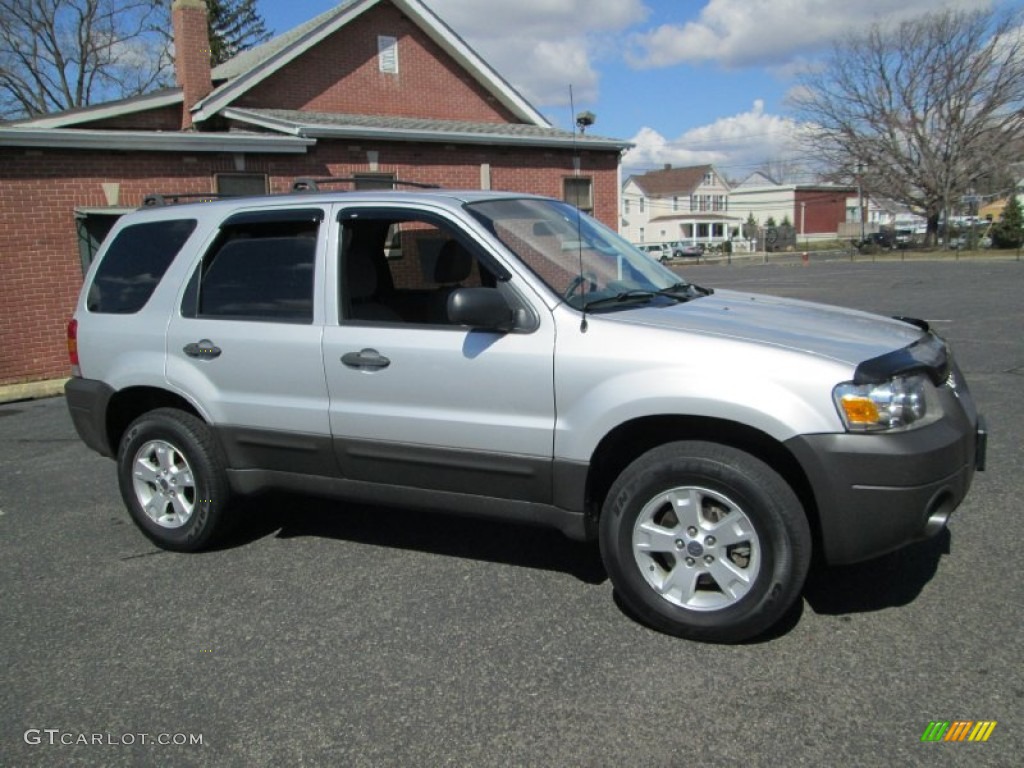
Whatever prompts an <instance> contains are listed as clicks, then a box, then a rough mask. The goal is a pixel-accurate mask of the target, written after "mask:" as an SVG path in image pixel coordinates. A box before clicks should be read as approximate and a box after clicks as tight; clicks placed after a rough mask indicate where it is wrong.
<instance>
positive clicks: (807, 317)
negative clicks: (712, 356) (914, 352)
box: [602, 290, 925, 366]
mask: <svg viewBox="0 0 1024 768" xmlns="http://www.w3.org/2000/svg"><path fill="white" fill-rule="evenodd" d="M602 317H603V318H606V319H609V320H614V321H616V322H621V323H628V324H635V325H644V326H650V327H656V328H662V329H666V330H680V331H688V332H691V333H699V334H706V335H712V336H722V337H726V338H731V339H737V340H742V341H748V342H754V343H758V344H770V345H774V346H778V347H782V348H785V349H790V350H794V351H798V352H804V353H808V354H812V355H817V356H820V357H824V358H828V359H831V360H835V361H838V362H842V363H847V364H850V365H853V366H856V365H858V364H859V363H861V362H863V361H865V360H870V359H872V358H876V357H879V356H881V355H885V354H887V353H890V352H893V351H894V350H897V349H902V348H904V347H907V346H909V345H911V344H913V343H914V342H917V341H920V340H921V339H922V337H923V336H924V335H925V334H924V332H923V331H922V330H921V329H920V328H918V327H917V326H915V325H911V324H910V323H906V322H903V321H900V320H896V319H893V318H888V317H882V316H880V315H873V314H870V313H867V312H861V311H858V310H854V309H845V308H842V307H834V306H829V305H826V304H816V303H813V302H808V301H801V300H798V299H786V298H778V297H775V296H763V295H759V294H753V293H740V292H737V291H724V290H722V291H720V290H716V291H715V293H713V294H712V295H710V296H703V297H700V298H697V299H693V300H691V301H686V302H681V303H679V304H674V305H667V306H642V307H635V308H630V309H625V310H623V311H621V312H615V313H609V314H604V315H602Z"/></svg>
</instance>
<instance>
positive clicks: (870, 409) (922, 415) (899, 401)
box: [832, 374, 940, 432]
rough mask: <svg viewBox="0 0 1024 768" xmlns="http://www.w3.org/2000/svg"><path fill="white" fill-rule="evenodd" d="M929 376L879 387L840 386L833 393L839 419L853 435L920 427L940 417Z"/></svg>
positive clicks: (900, 379)
mask: <svg viewBox="0 0 1024 768" xmlns="http://www.w3.org/2000/svg"><path fill="white" fill-rule="evenodd" d="M932 392H933V388H932V385H931V382H930V381H929V380H928V377H927V376H924V375H922V374H915V375H910V376H895V377H893V378H892V379H889V380H888V381H886V382H883V383H880V384H854V383H853V382H847V383H845V384H840V385H839V386H837V387H836V388H835V389H834V390H833V392H832V399H833V400H834V401H835V404H836V408H837V409H838V410H839V417H840V418H841V419H842V420H843V424H845V425H846V428H847V429H848V430H850V431H851V432H879V431H882V430H888V429H901V428H904V427H909V426H911V425H917V426H920V425H921V424H922V423H924V422H926V421H929V422H930V421H934V420H935V418H938V416H939V415H940V414H939V413H938V410H939V407H940V406H939V404H938V400H937V398H935V397H934V396H933V394H932Z"/></svg>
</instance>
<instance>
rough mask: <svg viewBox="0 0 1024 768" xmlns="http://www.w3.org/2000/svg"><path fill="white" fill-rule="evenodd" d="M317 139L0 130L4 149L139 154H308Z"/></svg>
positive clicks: (251, 134)
mask: <svg viewBox="0 0 1024 768" xmlns="http://www.w3.org/2000/svg"><path fill="white" fill-rule="evenodd" d="M314 144H316V140H315V139H309V138H304V137H301V136H281V135H275V134H272V133H255V132H248V131H227V132H225V131H221V132H217V133H214V132H210V133H200V132H197V131H111V130H84V129H81V128H37V127H35V126H28V127H26V126H15V127H11V128H8V127H6V126H4V127H0V146H3V147H26V148H50V149H94V150H104V151H107V152H112V151H137V152H252V153H257V154H296V153H304V152H307V151H308V149H309V147H311V146H312V145H314Z"/></svg>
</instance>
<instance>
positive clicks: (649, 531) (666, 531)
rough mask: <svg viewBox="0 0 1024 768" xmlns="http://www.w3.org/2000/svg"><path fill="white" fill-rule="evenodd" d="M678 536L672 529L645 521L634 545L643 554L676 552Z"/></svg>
mask: <svg viewBox="0 0 1024 768" xmlns="http://www.w3.org/2000/svg"><path fill="white" fill-rule="evenodd" d="M677 538H678V534H677V533H676V532H675V531H673V530H672V529H670V528H663V527H662V526H660V525H656V524H654V523H652V522H651V521H650V520H645V521H644V522H643V523H641V524H640V526H639V527H638V529H637V531H636V534H635V538H634V539H633V541H634V544H635V546H636V548H637V549H638V550H640V551H641V552H675V551H676V539H677Z"/></svg>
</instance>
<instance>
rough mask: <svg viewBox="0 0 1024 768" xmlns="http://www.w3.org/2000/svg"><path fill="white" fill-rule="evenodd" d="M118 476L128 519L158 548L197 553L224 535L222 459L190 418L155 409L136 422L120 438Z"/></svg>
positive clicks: (225, 493) (199, 423)
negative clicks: (128, 513) (129, 516)
mask: <svg viewBox="0 0 1024 768" xmlns="http://www.w3.org/2000/svg"><path fill="white" fill-rule="evenodd" d="M117 475H118V483H119V485H120V488H121V497H122V498H123V499H124V503H125V505H126V506H127V507H128V511H129V512H130V513H131V516H132V519H133V520H134V521H135V524H136V525H137V526H138V527H139V528H140V529H141V530H142V532H143V533H144V534H145V535H146V536H147V537H148V538H149V539H150V540H151V541H152V542H153V543H154V544H156V545H157V546H158V547H160V548H162V549H169V550H174V551H178V552H196V551H198V550H201V549H204V548H206V547H208V546H210V545H211V544H212V543H213V542H214V541H216V540H217V538H219V537H220V536H221V535H223V534H224V533H225V532H226V530H227V522H228V519H227V507H228V502H229V494H230V490H229V486H228V482H227V476H226V474H225V472H224V459H223V458H222V455H221V451H220V447H219V446H218V445H217V444H216V442H215V441H214V439H213V435H212V434H211V433H210V430H209V428H208V427H207V426H206V424H204V423H203V422H202V421H200V420H199V419H197V418H196V417H195V416H193V415H191V414H189V413H185V412H184V411H179V410H176V409H174V408H158V409H156V410H153V411H149V412H148V413H144V414H143V415H142V416H140V417H138V418H137V419H136V420H135V421H133V422H132V423H131V425H130V426H129V427H128V429H127V430H125V433H124V435H123V436H122V438H121V443H120V446H119V448H118V453H117Z"/></svg>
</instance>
